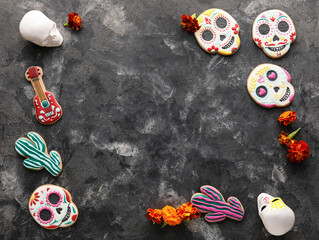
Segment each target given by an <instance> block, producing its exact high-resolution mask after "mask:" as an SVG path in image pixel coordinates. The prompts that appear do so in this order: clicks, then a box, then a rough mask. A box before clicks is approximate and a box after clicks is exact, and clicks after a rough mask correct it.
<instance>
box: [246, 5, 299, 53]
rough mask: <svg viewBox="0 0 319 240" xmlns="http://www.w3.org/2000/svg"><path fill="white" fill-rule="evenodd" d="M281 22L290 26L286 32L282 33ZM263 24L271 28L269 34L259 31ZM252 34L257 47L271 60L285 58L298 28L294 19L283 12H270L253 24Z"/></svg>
mask: <svg viewBox="0 0 319 240" xmlns="http://www.w3.org/2000/svg"><path fill="white" fill-rule="evenodd" d="M281 21H283V22H285V23H287V24H288V26H289V28H288V30H287V31H286V32H281V31H280V30H279V29H278V24H279V23H280V22H281ZM262 24H266V25H268V26H269V32H268V33H267V34H265V35H263V34H261V33H260V31H259V27H260V26H261V25H262ZM252 33H253V34H252V36H253V39H254V42H255V43H256V45H257V46H258V47H260V48H261V49H262V50H263V51H264V53H265V54H266V55H267V56H268V57H271V58H280V57H282V56H284V55H285V54H286V53H287V52H288V50H289V49H290V45H291V44H292V43H293V42H294V41H295V39H296V28H295V26H294V23H293V21H292V19H291V18H290V17H289V16H288V14H286V13H285V12H283V11H281V10H268V11H266V12H262V13H261V14H259V15H258V17H257V18H256V19H255V22H254V24H253V29H252Z"/></svg>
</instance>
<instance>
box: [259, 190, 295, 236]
mask: <svg viewBox="0 0 319 240" xmlns="http://www.w3.org/2000/svg"><path fill="white" fill-rule="evenodd" d="M257 207H258V213H259V216H260V218H261V220H262V221H263V224H264V226H265V228H266V229H267V231H268V232H269V233H270V234H272V235H275V236H281V235H284V234H285V233H287V232H289V231H290V229H292V227H293V226H294V224H295V214H294V212H293V211H292V210H291V209H290V208H289V207H288V206H287V205H286V204H285V203H284V202H283V201H282V200H281V198H279V197H276V198H274V197H272V196H270V195H269V194H267V193H261V194H260V195H259V196H258V198H257Z"/></svg>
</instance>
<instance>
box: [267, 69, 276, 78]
mask: <svg viewBox="0 0 319 240" xmlns="http://www.w3.org/2000/svg"><path fill="white" fill-rule="evenodd" d="M267 78H268V80H270V81H276V80H277V78H278V75H277V73H276V72H275V71H273V70H270V71H268V72H267Z"/></svg>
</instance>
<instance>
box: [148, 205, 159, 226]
mask: <svg viewBox="0 0 319 240" xmlns="http://www.w3.org/2000/svg"><path fill="white" fill-rule="evenodd" d="M146 215H147V219H148V220H152V221H153V223H157V224H162V222H163V215H162V210H160V209H152V208H149V209H147V213H146Z"/></svg>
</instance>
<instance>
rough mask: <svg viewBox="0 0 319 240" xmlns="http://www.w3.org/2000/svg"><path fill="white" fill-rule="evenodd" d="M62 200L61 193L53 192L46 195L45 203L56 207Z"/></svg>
mask: <svg viewBox="0 0 319 240" xmlns="http://www.w3.org/2000/svg"><path fill="white" fill-rule="evenodd" d="M62 200H63V197H62V195H61V193H59V192H57V191H54V192H50V193H49V194H48V195H47V203H48V204H49V205H50V206H52V207H58V206H59V205H60V204H61V202H62Z"/></svg>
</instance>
